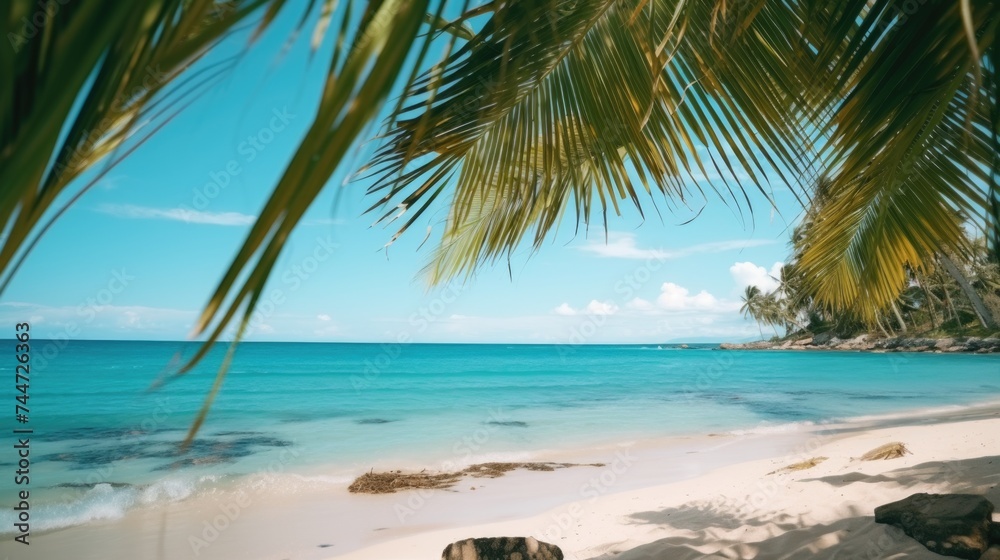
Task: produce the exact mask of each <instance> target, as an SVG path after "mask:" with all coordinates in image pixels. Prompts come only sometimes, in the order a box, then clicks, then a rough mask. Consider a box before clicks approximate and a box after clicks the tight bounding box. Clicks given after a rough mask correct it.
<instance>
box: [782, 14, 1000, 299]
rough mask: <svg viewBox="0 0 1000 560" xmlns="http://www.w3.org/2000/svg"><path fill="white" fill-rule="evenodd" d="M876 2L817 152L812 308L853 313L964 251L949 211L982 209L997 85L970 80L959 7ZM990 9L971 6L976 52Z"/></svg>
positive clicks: (991, 165) (972, 70) (805, 262)
mask: <svg viewBox="0 0 1000 560" xmlns="http://www.w3.org/2000/svg"><path fill="white" fill-rule="evenodd" d="M876 4H878V5H879V6H881V7H882V8H885V9H884V10H882V11H879V10H877V9H874V8H873V9H872V10H871V11H870V12H868V14H867V17H866V18H865V19H864V20H863V22H862V23H861V25H859V26H858V27H857V29H856V31H855V33H856V34H859V35H861V36H863V39H862V40H858V39H857V37H855V38H851V37H848V38H847V39H848V40H849V42H850V43H851V44H857V46H856V47H854V49H853V50H851V49H848V52H847V53H846V54H844V55H843V56H842V57H841V58H840V59H839V60H838V61H837V64H836V69H837V70H836V72H837V73H839V75H840V76H841V77H842V82H843V83H844V87H845V88H846V92H847V94H846V95H845V96H844V98H843V100H842V101H839V102H836V103H837V107H836V109H835V110H834V111H833V112H832V120H831V124H830V126H831V127H832V133H831V136H830V140H829V144H828V146H827V151H826V153H825V154H824V156H825V158H826V159H825V162H824V165H825V166H826V167H827V168H828V169H829V170H830V183H829V185H828V186H827V189H826V190H827V192H828V197H827V200H826V201H825V202H824V204H823V208H822V210H821V211H820V212H819V213H818V214H819V215H818V216H817V217H816V218H815V220H814V223H812V224H811V226H810V227H809V228H808V232H807V239H806V240H805V242H804V250H803V251H802V254H801V258H800V262H799V264H800V266H801V267H802V270H803V273H804V275H805V278H806V280H807V283H808V284H809V285H810V291H811V292H814V293H815V294H816V297H817V300H818V303H819V304H820V305H821V306H825V307H829V308H831V309H834V310H841V311H847V310H854V311H858V312H859V313H860V316H861V317H862V318H864V319H872V318H874V317H875V315H876V313H877V312H878V311H879V310H881V309H884V308H885V307H886V306H888V305H889V304H891V303H892V301H894V300H895V299H896V298H897V297H898V296H899V295H900V293H901V292H902V290H903V289H904V288H905V283H906V278H907V272H906V270H907V267H912V268H913V269H916V270H919V269H921V268H922V267H923V266H925V262H926V261H927V259H929V258H931V257H933V255H934V254H935V253H936V252H939V251H942V250H958V251H962V252H964V253H967V252H968V248H967V247H964V246H963V243H964V240H965V237H964V235H963V233H962V220H961V219H960V218H959V217H958V216H962V215H964V216H977V215H982V211H983V209H985V208H986V204H987V193H988V187H987V185H988V184H989V182H990V180H991V174H992V173H994V172H995V165H996V160H995V158H996V152H995V148H994V146H995V144H994V138H993V136H994V135H995V134H996V130H995V127H994V126H993V124H992V123H991V116H992V112H993V111H995V108H996V102H997V99H996V92H995V91H991V90H990V89H989V88H987V87H984V86H983V85H982V84H983V82H982V80H981V79H979V71H980V69H981V67H982V66H981V64H982V61H981V60H980V59H979V58H977V57H976V56H974V55H973V53H972V51H971V50H970V49H969V47H968V46H967V44H966V38H967V37H966V34H965V27H964V23H963V18H962V15H961V13H960V12H961V10H960V7H959V5H958V4H957V3H941V2H938V3H928V4H926V5H923V6H921V7H920V9H919V10H918V11H917V12H916V13H913V14H910V15H908V16H907V17H906V19H905V20H903V21H901V20H900V18H899V17H897V15H896V12H893V11H892V10H890V9H889V8H891V7H892V5H891V3H890V4H889V5H888V7H887V6H886V5H884V4H885V3H876ZM993 8H994V6H993V3H991V2H981V3H977V4H976V5H975V6H974V10H973V13H972V17H973V21H974V22H977V25H978V27H977V35H976V38H977V41H978V42H979V50H978V52H986V51H988V50H989V49H990V48H991V47H992V45H993V41H994V40H995V37H996V29H997V25H998V24H1000V20H997V18H996V17H991V13H992V14H994V16H995V12H992V11H991V10H993ZM876 30H883V31H881V32H879V31H876ZM873 35H874V37H873ZM841 91H845V90H841ZM832 95H836V93H834V94H832ZM831 102H832V101H831ZM991 170H993V171H991Z"/></svg>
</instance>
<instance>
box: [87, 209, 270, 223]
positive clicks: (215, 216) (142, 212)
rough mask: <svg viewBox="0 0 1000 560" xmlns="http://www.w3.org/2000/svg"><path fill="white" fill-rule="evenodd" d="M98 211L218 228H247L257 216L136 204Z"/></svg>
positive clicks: (120, 215)
mask: <svg viewBox="0 0 1000 560" xmlns="http://www.w3.org/2000/svg"><path fill="white" fill-rule="evenodd" d="M98 211H100V212H104V213H105V214H111V215H112V216H117V217H119V218H131V219H137V220H150V219H152V220H173V221H177V222H187V223H191V224H211V225H217V226H245V225H250V224H252V223H254V221H255V220H256V219H257V217H256V216H250V215H249V214H241V213H239V212H204V211H201V210H191V209H190V208H150V207H148V206H136V205H134V204H104V205H101V206H100V207H99V208H98Z"/></svg>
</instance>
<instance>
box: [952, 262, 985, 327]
mask: <svg viewBox="0 0 1000 560" xmlns="http://www.w3.org/2000/svg"><path fill="white" fill-rule="evenodd" d="M939 256H940V258H941V264H942V265H943V266H944V269H945V270H946V271H947V272H948V274H949V275H950V276H951V277H952V278H954V279H955V282H957V283H958V286H959V287H960V288H962V292H963V293H964V294H965V297H966V298H968V299H969V303H971V304H972V309H974V310H975V312H976V318H977V319H979V324H980V325H982V326H983V328H984V329H988V328H990V327H991V326H993V314H992V313H990V310H989V309H988V308H987V307H986V304H985V303H983V299H982V298H981V297H979V294H977V293H976V290H975V289H973V287H972V284H970V283H969V279H968V278H966V277H965V275H964V274H962V271H961V270H959V269H958V266H956V265H955V262H954V261H952V260H951V257H949V256H948V255H946V254H944V253H941V254H940V255H939Z"/></svg>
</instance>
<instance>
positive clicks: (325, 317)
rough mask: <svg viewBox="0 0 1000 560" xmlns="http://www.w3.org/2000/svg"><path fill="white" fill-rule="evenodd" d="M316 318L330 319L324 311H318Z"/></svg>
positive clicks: (321, 319)
mask: <svg viewBox="0 0 1000 560" xmlns="http://www.w3.org/2000/svg"><path fill="white" fill-rule="evenodd" d="M316 318H317V319H319V320H320V321H329V320H330V319H331V317H330V316H329V315H327V314H326V313H320V314H319V315H317V316H316Z"/></svg>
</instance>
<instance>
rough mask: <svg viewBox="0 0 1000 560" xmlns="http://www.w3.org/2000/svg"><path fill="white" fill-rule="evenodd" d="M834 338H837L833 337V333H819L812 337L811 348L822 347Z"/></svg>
mask: <svg viewBox="0 0 1000 560" xmlns="http://www.w3.org/2000/svg"><path fill="white" fill-rule="evenodd" d="M835 338H837V337H835V336H833V333H828V332H825V333H819V334H818V335H816V336H814V337H813V339H812V343H813V346H823V345H825V344H827V343H829V342H830V341H831V340H833V339H835Z"/></svg>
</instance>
